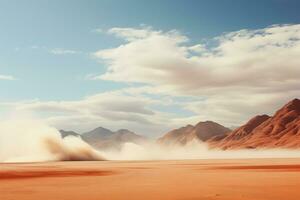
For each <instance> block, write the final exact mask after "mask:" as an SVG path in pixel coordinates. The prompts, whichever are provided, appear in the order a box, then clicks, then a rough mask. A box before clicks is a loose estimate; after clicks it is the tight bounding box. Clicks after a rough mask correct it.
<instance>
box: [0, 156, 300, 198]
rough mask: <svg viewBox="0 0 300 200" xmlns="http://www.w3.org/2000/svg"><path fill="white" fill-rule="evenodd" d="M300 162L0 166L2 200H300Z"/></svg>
mask: <svg viewBox="0 0 300 200" xmlns="http://www.w3.org/2000/svg"><path fill="white" fill-rule="evenodd" d="M299 186H300V159H247V160H238V159H235V160H184V161H182V160H181V161H134V162H128V161H100V162H51V163H24V164H0V199H1V200H53V199H56V200H62V199H63V200H77V199H78V200H79V199H80V200H110V199H112V200H115V199H129V200H150V199H155V200H158V199H178V200H183V199H186V200H196V199H197V200H198V199H199V200H202V199H203V200H206V199H208V200H209V199H226V200H235V199H243V200H254V199H255V200H262V199H264V200H266V199H270V200H277V199H278V200H283V199H288V200H299V199H300V189H299Z"/></svg>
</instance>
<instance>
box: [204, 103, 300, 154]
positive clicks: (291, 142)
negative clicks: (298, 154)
mask: <svg viewBox="0 0 300 200" xmlns="http://www.w3.org/2000/svg"><path fill="white" fill-rule="evenodd" d="M208 143H209V144H210V146H211V147H214V148H221V149H241V148H278V147H280V148H299V147H300V100H299V99H294V100H292V101H290V102H289V103H287V104H286V105H285V106H283V107H282V108H281V109H279V110H278V111H277V112H276V113H275V114H274V115H273V116H268V115H258V116H255V117H253V118H252V119H250V120H249V121H248V122H247V123H246V124H244V125H243V126H241V127H239V128H237V129H235V130H234V131H232V132H230V133H228V134H227V135H225V136H224V137H223V138H217V137H215V138H212V139H210V140H209V141H208Z"/></svg>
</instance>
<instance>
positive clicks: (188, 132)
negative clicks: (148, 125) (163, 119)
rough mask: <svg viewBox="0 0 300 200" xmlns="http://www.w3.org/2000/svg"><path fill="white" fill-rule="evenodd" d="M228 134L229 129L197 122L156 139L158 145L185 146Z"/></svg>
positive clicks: (212, 123)
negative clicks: (192, 142) (196, 141)
mask: <svg viewBox="0 0 300 200" xmlns="http://www.w3.org/2000/svg"><path fill="white" fill-rule="evenodd" d="M228 132H230V129H228V128H226V127H224V126H222V125H220V124H218V123H215V122H212V121H206V122H199V123H198V124H196V125H195V126H192V125H187V126H185V127H182V128H179V129H175V130H172V131H170V132H168V133H166V134H165V135H164V136H163V137H161V138H159V139H158V143H160V144H166V145H174V144H177V145H185V144H187V143H188V142H191V141H193V140H201V141H206V140H208V139H210V138H212V137H215V136H224V135H225V134H226V133H228Z"/></svg>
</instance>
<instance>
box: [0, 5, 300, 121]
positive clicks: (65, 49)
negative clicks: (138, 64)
mask: <svg viewBox="0 0 300 200" xmlns="http://www.w3.org/2000/svg"><path fill="white" fill-rule="evenodd" d="M299 8H300V2H299V1H292V0H285V1H284V0H269V1H267V0H262V1H248V0H223V1H217V0H206V1H205V0H202V1H197V0H189V1H179V0H178V1H176V0H163V1H162V0H160V1H158V0H153V1H141V0H126V1H115V0H102V1H101V0H98V1H96V0H89V1H83V0H82V1H79V0H74V1H67V0H60V1H58V0H57V1H56V0H53V1H45V0H28V1H17V0H7V1H5V0H1V1H0V26H1V32H0V36H1V37H0V44H1V45H0V75H6V76H13V77H14V78H15V79H16V80H0V91H1V97H0V101H1V102H21V101H25V100H26V101H28V100H37V99H38V100H39V101H44V102H47V101H56V102H57V101H75V100H76V101H80V100H82V99H83V98H85V97H88V96H92V95H96V94H99V93H103V92H107V91H116V90H120V89H124V88H131V87H136V85H139V84H141V85H144V84H145V85H147V84H149V81H145V82H143V81H140V80H139V81H133V82H130V81H128V82H124V81H122V80H121V81H116V80H109V79H106V80H103V79H97V80H87V76H94V75H95V76H96V75H101V74H105V73H106V72H107V68H108V67H109V63H108V62H107V60H105V59H103V57H101V56H100V57H101V58H100V59H99V57H97V58H95V56H93V54H94V53H95V52H98V51H101V50H105V49H111V48H117V47H119V46H120V45H125V44H126V42H124V37H123V38H122V37H116V35H117V34H118V33H113V34H108V33H107V31H108V30H110V29H111V28H114V27H120V28H135V29H143V27H151V30H152V31H154V30H160V31H162V32H168V31H170V30H176V31H178V32H180V34H181V35H183V36H184V37H187V38H188V41H186V42H185V46H192V45H195V44H198V43H203V41H206V40H211V39H212V38H214V37H218V36H221V35H224V34H225V33H230V32H234V31H239V30H242V29H248V30H259V29H263V28H266V27H269V26H271V25H274V24H280V25H283V24H299V22H300V15H299ZM97 30H101V31H97ZM125 41H126V38H125ZM180 45H181V44H180ZM101 60H102V61H101ZM103 60H104V61H103ZM148 95H149V94H148ZM153 95H154V94H152V97H151V98H152V99H155V98H154V96H153ZM160 95H161V96H160V97H159V98H163V97H164V98H166V96H170V94H169V92H167V93H164V94H160ZM181 95H182V94H180V95H179V94H178V95H177V96H176V95H175V96H174V95H173V96H172V97H170V98H171V99H172V100H173V101H175V103H174V104H172V105H149V106H148V107H149V108H155V111H157V112H170V113H175V114H181V115H182V117H185V116H190V117H191V116H192V114H191V111H190V110H189V109H185V108H183V107H182V105H178V104H181V103H183V102H185V101H182V100H180V101H177V98H179V96H181ZM189 95H190V94H189ZM150 96H151V95H150ZM192 96H193V97H189V98H194V97H196V98H200V99H201V100H203V99H207V97H206V96H205V95H202V94H200V93H193V95H192ZM200 102H201V101H200ZM279 102H280V103H281V102H283V100H281V101H279ZM278 104H279V103H278ZM275 105H277V104H275ZM272 108H273V107H272ZM3 109H6V108H3ZM270 110H271V108H270ZM193 112H194V111H192V113H193ZM249 115H250V114H249ZM246 117H248V115H247V116H245V118H246ZM203 118H205V116H203ZM197 119H198V118H197ZM201 119H202V118H201Z"/></svg>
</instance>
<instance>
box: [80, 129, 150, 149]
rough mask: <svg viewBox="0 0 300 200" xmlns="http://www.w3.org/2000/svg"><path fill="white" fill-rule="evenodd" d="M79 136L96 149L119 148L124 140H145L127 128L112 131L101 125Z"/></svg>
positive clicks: (141, 141)
mask: <svg viewBox="0 0 300 200" xmlns="http://www.w3.org/2000/svg"><path fill="white" fill-rule="evenodd" d="M81 137H82V139H83V140H84V141H85V142H87V143H88V144H90V145H91V146H93V147H95V148H97V149H111V148H120V147H121V145H122V144H124V143H126V142H130V143H136V144H140V143H143V142H145V141H146V138H145V137H143V136H140V135H137V134H136V133H134V132H132V131H129V130H127V129H120V130H118V131H115V132H113V131H111V130H109V129H106V128H103V127H98V128H96V129H94V130H92V131H89V132H86V133H83V134H82V135H81Z"/></svg>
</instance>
